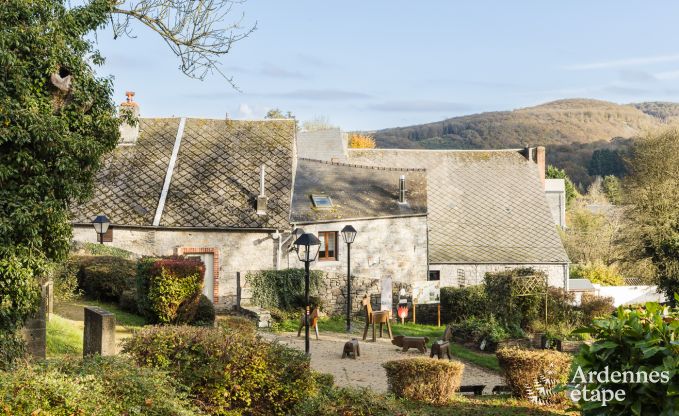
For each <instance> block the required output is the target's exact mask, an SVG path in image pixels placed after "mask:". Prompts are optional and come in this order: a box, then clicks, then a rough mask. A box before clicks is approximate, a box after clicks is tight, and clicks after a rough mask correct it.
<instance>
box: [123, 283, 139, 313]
mask: <svg viewBox="0 0 679 416" xmlns="http://www.w3.org/2000/svg"><path fill="white" fill-rule="evenodd" d="M118 306H120V309H122V310H124V311H126V312H130V313H139V307H138V306H137V291H136V290H135V289H131V290H125V291H123V293H121V294H120V299H119V300H118Z"/></svg>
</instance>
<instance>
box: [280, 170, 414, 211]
mask: <svg viewBox="0 0 679 416" xmlns="http://www.w3.org/2000/svg"><path fill="white" fill-rule="evenodd" d="M401 175H405V177H406V203H405V204H399V202H398V194H399V178H400V176H401ZM312 194H324V195H327V196H329V197H330V199H331V200H332V203H333V207H332V208H331V209H315V208H314V207H313V205H312V203H311V195H312ZM426 212H427V177H426V172H425V171H424V170H423V169H398V168H386V169H385V168H378V167H375V166H360V165H352V164H346V163H336V162H335V163H333V162H327V161H319V160H311V159H304V158H300V159H298V161H297V173H296V174H295V190H294V194H293V200H292V212H291V216H290V218H291V222H293V223H304V222H314V221H331V220H340V219H349V218H380V217H391V216H413V215H423V214H426Z"/></svg>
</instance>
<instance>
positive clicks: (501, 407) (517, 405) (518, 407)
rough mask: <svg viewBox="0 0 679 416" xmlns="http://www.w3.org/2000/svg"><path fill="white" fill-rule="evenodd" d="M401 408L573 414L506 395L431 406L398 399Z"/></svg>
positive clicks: (473, 414)
mask: <svg viewBox="0 0 679 416" xmlns="http://www.w3.org/2000/svg"><path fill="white" fill-rule="evenodd" d="M399 402H400V404H401V405H402V407H403V410H405V411H407V412H408V414H409V415H412V416H425V415H427V416H451V415H454V416H563V415H574V413H568V412H565V411H564V410H562V409H560V408H558V407H549V406H544V405H534V404H531V403H528V402H526V401H522V400H517V399H513V398H510V397H506V396H480V397H469V398H467V397H460V398H459V399H458V400H456V401H455V403H454V404H451V405H448V406H431V405H426V404H423V403H418V402H413V401H409V400H400V401H399Z"/></svg>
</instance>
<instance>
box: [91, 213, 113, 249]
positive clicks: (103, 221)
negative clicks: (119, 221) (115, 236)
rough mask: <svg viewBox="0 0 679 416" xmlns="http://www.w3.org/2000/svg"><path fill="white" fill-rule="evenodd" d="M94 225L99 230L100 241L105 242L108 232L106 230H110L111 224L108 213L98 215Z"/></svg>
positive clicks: (93, 222) (95, 229)
mask: <svg viewBox="0 0 679 416" xmlns="http://www.w3.org/2000/svg"><path fill="white" fill-rule="evenodd" d="M92 225H93V226H94V231H96V232H97V236H98V237H99V243H100V244H104V234H106V231H108V226H109V225H111V222H110V221H109V220H108V217H107V216H106V215H97V218H95V219H94V221H92Z"/></svg>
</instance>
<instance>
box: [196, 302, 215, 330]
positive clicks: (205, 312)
mask: <svg viewBox="0 0 679 416" xmlns="http://www.w3.org/2000/svg"><path fill="white" fill-rule="evenodd" d="M214 323H215V305H214V304H213V303H212V301H211V300H210V299H208V297H207V296H205V295H200V299H199V300H198V308H197V309H196V315H195V316H194V317H193V322H192V324H193V325H198V326H212V325H214Z"/></svg>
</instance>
